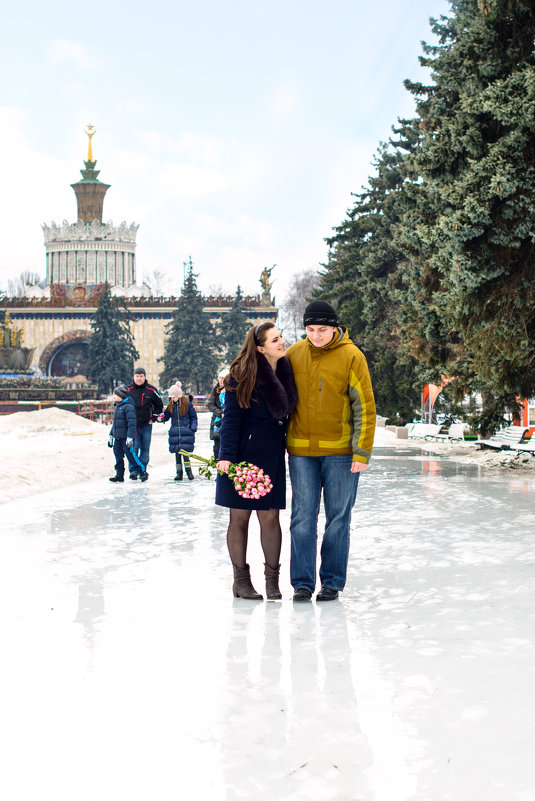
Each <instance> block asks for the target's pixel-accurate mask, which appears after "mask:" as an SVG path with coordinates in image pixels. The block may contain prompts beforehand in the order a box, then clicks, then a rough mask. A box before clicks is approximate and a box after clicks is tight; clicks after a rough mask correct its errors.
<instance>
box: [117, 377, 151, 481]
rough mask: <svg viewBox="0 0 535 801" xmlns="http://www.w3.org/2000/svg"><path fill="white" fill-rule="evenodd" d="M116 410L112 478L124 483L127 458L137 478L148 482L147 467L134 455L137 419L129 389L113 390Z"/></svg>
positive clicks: (121, 387) (120, 387)
mask: <svg viewBox="0 0 535 801" xmlns="http://www.w3.org/2000/svg"><path fill="white" fill-rule="evenodd" d="M113 400H114V401H115V408H114V410H113V422H112V425H111V430H110V436H109V438H108V445H109V447H110V448H113V455H114V456H115V475H114V476H113V477H112V478H110V481H113V482H122V481H124V457H125V456H126V458H127V460H128V464H129V465H130V469H131V470H132V471H134V472H135V474H136V477H138V476H139V477H140V478H141V480H142V481H146V480H147V478H148V477H149V474H148V473H147V471H146V465H143V464H142V463H141V462H140V460H139V459H138V458H137V457H136V455H135V453H134V438H135V436H136V427H137V418H136V407H135V404H134V401H133V400H132V398H131V397H130V396H129V394H128V388H127V387H125V386H124V384H120V385H119V386H118V387H115V389H114V390H113Z"/></svg>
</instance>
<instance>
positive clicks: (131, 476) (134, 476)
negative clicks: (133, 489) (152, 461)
mask: <svg viewBox="0 0 535 801" xmlns="http://www.w3.org/2000/svg"><path fill="white" fill-rule="evenodd" d="M129 479H130V481H137V473H130V475H129Z"/></svg>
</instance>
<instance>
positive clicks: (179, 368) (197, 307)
mask: <svg viewBox="0 0 535 801" xmlns="http://www.w3.org/2000/svg"><path fill="white" fill-rule="evenodd" d="M184 267H185V277H184V284H183V286H182V289H181V293H180V296H179V298H178V303H177V308H176V311H175V313H174V315H173V318H172V320H171V321H170V322H169V323H168V324H167V325H166V328H165V333H166V339H165V346H164V354H163V356H162V357H161V359H160V361H161V362H162V372H161V374H160V377H159V382H158V383H159V384H160V386H161V387H162V388H165V387H169V386H170V385H171V384H172V383H173V382H174V381H176V380H180V381H181V382H182V386H183V389H184V391H186V392H191V393H193V394H197V395H200V394H207V393H208V392H210V390H211V389H212V387H213V386H214V383H215V381H216V376H217V373H218V371H219V369H220V368H221V367H222V366H223V365H229V364H230V363H231V361H232V360H233V359H234V357H235V356H236V355H237V353H238V351H239V349H240V347H241V345H242V343H243V340H244V339H245V334H246V333H247V331H248V329H249V328H250V326H251V322H250V321H249V320H248V317H247V312H246V310H245V308H244V304H243V294H242V291H241V288H240V287H239V286H238V287H237V289H236V293H235V295H234V302H233V305H232V307H231V309H230V310H229V311H228V312H226V313H225V314H223V315H222V318H221V320H220V321H219V322H218V323H217V324H213V323H212V321H211V318H210V314H209V313H208V312H205V311H204V310H203V307H204V300H203V297H202V295H201V292H200V291H199V289H198V287H197V275H196V273H195V272H194V266H193V262H192V261H191V258H190V259H189V262H188V263H187V264H185V265H184ZM133 321H134V316H133V315H132V313H131V312H130V311H129V309H128V308H127V306H126V303H125V301H124V299H122V298H114V297H112V295H111V289H110V287H109V286H108V285H106V287H105V290H104V291H103V292H102V294H101V295H100V297H99V303H98V307H97V310H96V312H95V314H94V315H93V317H92V320H91V322H90V327H91V329H92V335H91V339H90V342H89V360H88V368H87V377H88V378H89V380H91V381H93V382H94V383H95V384H96V385H97V386H98V390H99V392H101V393H106V394H109V393H110V392H111V391H112V390H113V388H114V387H115V386H117V384H119V383H125V382H130V380H131V378H132V374H133V371H134V366H135V360H136V359H138V358H139V353H138V351H137V350H136V348H135V346H134V336H133V333H132V330H131V323H132V322H133Z"/></svg>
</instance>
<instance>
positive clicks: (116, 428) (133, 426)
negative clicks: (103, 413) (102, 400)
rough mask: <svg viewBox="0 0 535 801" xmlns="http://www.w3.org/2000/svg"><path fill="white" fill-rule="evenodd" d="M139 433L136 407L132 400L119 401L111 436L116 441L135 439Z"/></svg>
mask: <svg viewBox="0 0 535 801" xmlns="http://www.w3.org/2000/svg"><path fill="white" fill-rule="evenodd" d="M136 432H137V416H136V406H135V403H134V401H133V400H132V398H130V397H128V398H124V400H122V401H119V403H118V404H117V405H116V406H115V409H114V410H113V423H112V425H111V431H110V434H111V436H112V437H115V439H127V438H130V439H135V437H136Z"/></svg>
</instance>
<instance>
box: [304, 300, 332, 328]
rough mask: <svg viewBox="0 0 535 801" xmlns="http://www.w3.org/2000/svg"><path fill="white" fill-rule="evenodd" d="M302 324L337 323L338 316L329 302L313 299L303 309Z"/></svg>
mask: <svg viewBox="0 0 535 801" xmlns="http://www.w3.org/2000/svg"><path fill="white" fill-rule="evenodd" d="M303 325H304V326H305V328H306V326H307V325H332V326H335V325H338V317H337V315H336V312H335V310H334V309H333V307H332V306H331V304H330V303H326V302H325V301H324V300H313V301H312V303H309V304H308V306H307V307H306V309H305V313H304V315H303Z"/></svg>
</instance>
